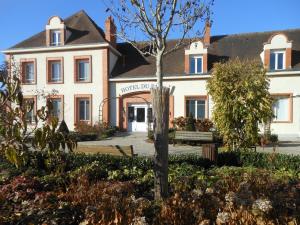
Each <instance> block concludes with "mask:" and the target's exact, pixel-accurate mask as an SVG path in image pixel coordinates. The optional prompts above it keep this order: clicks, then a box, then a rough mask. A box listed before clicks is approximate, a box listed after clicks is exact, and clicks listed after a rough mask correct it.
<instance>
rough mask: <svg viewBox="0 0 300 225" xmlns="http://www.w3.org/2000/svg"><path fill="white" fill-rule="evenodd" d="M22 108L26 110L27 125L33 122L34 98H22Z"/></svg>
mask: <svg viewBox="0 0 300 225" xmlns="http://www.w3.org/2000/svg"><path fill="white" fill-rule="evenodd" d="M24 106H25V110H26V120H27V122H29V123H34V122H35V114H36V97H35V96H31V97H29V96H28V97H24Z"/></svg>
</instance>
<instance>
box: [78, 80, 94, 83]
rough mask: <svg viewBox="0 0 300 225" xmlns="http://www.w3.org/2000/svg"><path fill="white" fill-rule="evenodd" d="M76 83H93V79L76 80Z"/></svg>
mask: <svg viewBox="0 0 300 225" xmlns="http://www.w3.org/2000/svg"><path fill="white" fill-rule="evenodd" d="M75 83H82V84H86V83H92V81H91V80H87V81H81V80H75Z"/></svg>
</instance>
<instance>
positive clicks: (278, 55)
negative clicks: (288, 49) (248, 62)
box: [270, 51, 285, 70]
mask: <svg viewBox="0 0 300 225" xmlns="http://www.w3.org/2000/svg"><path fill="white" fill-rule="evenodd" d="M284 59H285V51H271V55H270V70H284V69H285V60H284Z"/></svg>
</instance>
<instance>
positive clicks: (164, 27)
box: [106, 0, 214, 199]
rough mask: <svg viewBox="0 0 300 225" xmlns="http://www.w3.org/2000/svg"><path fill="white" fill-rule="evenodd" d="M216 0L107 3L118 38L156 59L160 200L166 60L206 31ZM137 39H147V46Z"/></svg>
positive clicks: (160, 193)
mask: <svg viewBox="0 0 300 225" xmlns="http://www.w3.org/2000/svg"><path fill="white" fill-rule="evenodd" d="M213 1H214V0H207V1H205V0H106V3H108V9H107V11H110V12H111V14H112V15H113V16H114V18H116V19H117V21H118V22H119V24H118V25H119V29H120V30H119V31H118V32H117V34H116V35H117V37H119V38H120V39H121V40H123V41H125V42H128V43H130V44H131V45H132V46H133V47H134V48H136V49H137V51H138V52H139V53H140V54H141V55H143V56H152V57H155V59H156V78H157V87H156V88H153V89H152V90H151V95H152V107H153V118H154V120H153V131H154V146H155V155H154V174H155V198H156V199H160V198H164V197H166V196H167V195H168V130H169V88H166V87H164V86H163V57H164V56H165V55H167V54H169V53H170V52H172V51H175V50H177V49H178V48H179V47H181V46H182V45H185V44H187V43H190V40H191V39H190V38H189V36H190V34H193V35H194V36H195V33H196V34H199V31H201V32H202V31H203V29H199V28H200V27H201V25H200V23H201V22H203V21H208V20H209V18H210V15H211V10H210V9H211V6H212V5H213ZM202 27H203V26H202ZM197 28H198V29H197ZM171 30H172V31H173V32H176V34H178V36H179V39H178V41H177V43H176V44H175V46H173V47H171V48H170V47H169V46H167V38H168V36H169V34H170V31H171ZM136 37H138V39H139V40H140V39H141V38H143V39H144V41H145V42H143V46H141V44H140V42H138V41H137V40H138V39H137V38H136ZM187 40H189V41H187Z"/></svg>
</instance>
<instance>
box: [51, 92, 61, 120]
mask: <svg viewBox="0 0 300 225" xmlns="http://www.w3.org/2000/svg"><path fill="white" fill-rule="evenodd" d="M50 99H60V100H61V104H62V111H61V114H62V115H61V120H59V121H62V120H64V118H65V102H64V95H49V96H47V103H48V101H49V100H50Z"/></svg>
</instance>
